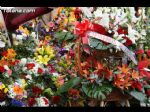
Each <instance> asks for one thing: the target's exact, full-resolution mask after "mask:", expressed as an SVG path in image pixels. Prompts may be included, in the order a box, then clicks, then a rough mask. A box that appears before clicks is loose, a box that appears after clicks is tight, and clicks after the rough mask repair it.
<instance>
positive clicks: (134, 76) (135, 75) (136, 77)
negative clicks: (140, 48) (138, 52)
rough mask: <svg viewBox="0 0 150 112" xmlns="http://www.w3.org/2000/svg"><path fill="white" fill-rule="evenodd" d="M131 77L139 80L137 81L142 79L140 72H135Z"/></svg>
mask: <svg viewBox="0 0 150 112" xmlns="http://www.w3.org/2000/svg"><path fill="white" fill-rule="evenodd" d="M131 76H132V78H133V79H137V80H138V79H139V78H140V76H139V74H138V72H137V71H135V70H133V72H132V73H131Z"/></svg>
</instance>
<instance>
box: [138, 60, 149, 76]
mask: <svg viewBox="0 0 150 112" xmlns="http://www.w3.org/2000/svg"><path fill="white" fill-rule="evenodd" d="M149 65H150V61H149V60H148V59H147V60H142V61H139V62H138V70H139V72H140V75H141V76H146V77H147V78H149V79H150V73H149V72H148V71H146V70H144V68H148V66H149Z"/></svg>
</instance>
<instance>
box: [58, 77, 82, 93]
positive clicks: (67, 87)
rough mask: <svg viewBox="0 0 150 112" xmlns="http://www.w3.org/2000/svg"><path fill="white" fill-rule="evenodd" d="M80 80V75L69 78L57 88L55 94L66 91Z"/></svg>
mask: <svg viewBox="0 0 150 112" xmlns="http://www.w3.org/2000/svg"><path fill="white" fill-rule="evenodd" d="M80 82H81V79H80V77H75V78H73V79H71V80H69V81H68V82H67V83H65V84H64V85H63V86H61V87H60V88H59V89H58V91H57V94H61V93H64V92H67V91H68V90H69V89H71V88H73V87H75V86H76V85H78V84H79V83H80Z"/></svg>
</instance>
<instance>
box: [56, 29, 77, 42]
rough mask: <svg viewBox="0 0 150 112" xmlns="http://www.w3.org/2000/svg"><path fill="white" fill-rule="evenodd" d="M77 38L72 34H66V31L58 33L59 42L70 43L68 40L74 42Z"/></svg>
mask: <svg viewBox="0 0 150 112" xmlns="http://www.w3.org/2000/svg"><path fill="white" fill-rule="evenodd" d="M76 37H77V36H76V35H74V34H72V33H71V32H64V31H62V30H61V31H58V32H57V33H56V38H57V39H58V41H61V42H63V41H68V40H72V39H75V38H76Z"/></svg>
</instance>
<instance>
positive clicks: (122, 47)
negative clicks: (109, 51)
mask: <svg viewBox="0 0 150 112" xmlns="http://www.w3.org/2000/svg"><path fill="white" fill-rule="evenodd" d="M87 34H88V36H92V37H95V38H96V39H99V40H102V41H105V42H107V43H111V44H113V45H116V46H118V47H119V48H121V49H122V51H123V52H125V54H126V55H127V56H128V57H129V58H130V59H131V60H132V61H133V62H134V63H135V64H136V65H137V61H136V59H135V54H134V53H133V52H132V51H130V50H129V49H128V48H127V47H126V46H124V45H123V44H122V43H120V42H118V41H117V40H115V39H113V38H111V37H108V36H105V35H102V34H99V33H96V32H92V31H88V32H87Z"/></svg>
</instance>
